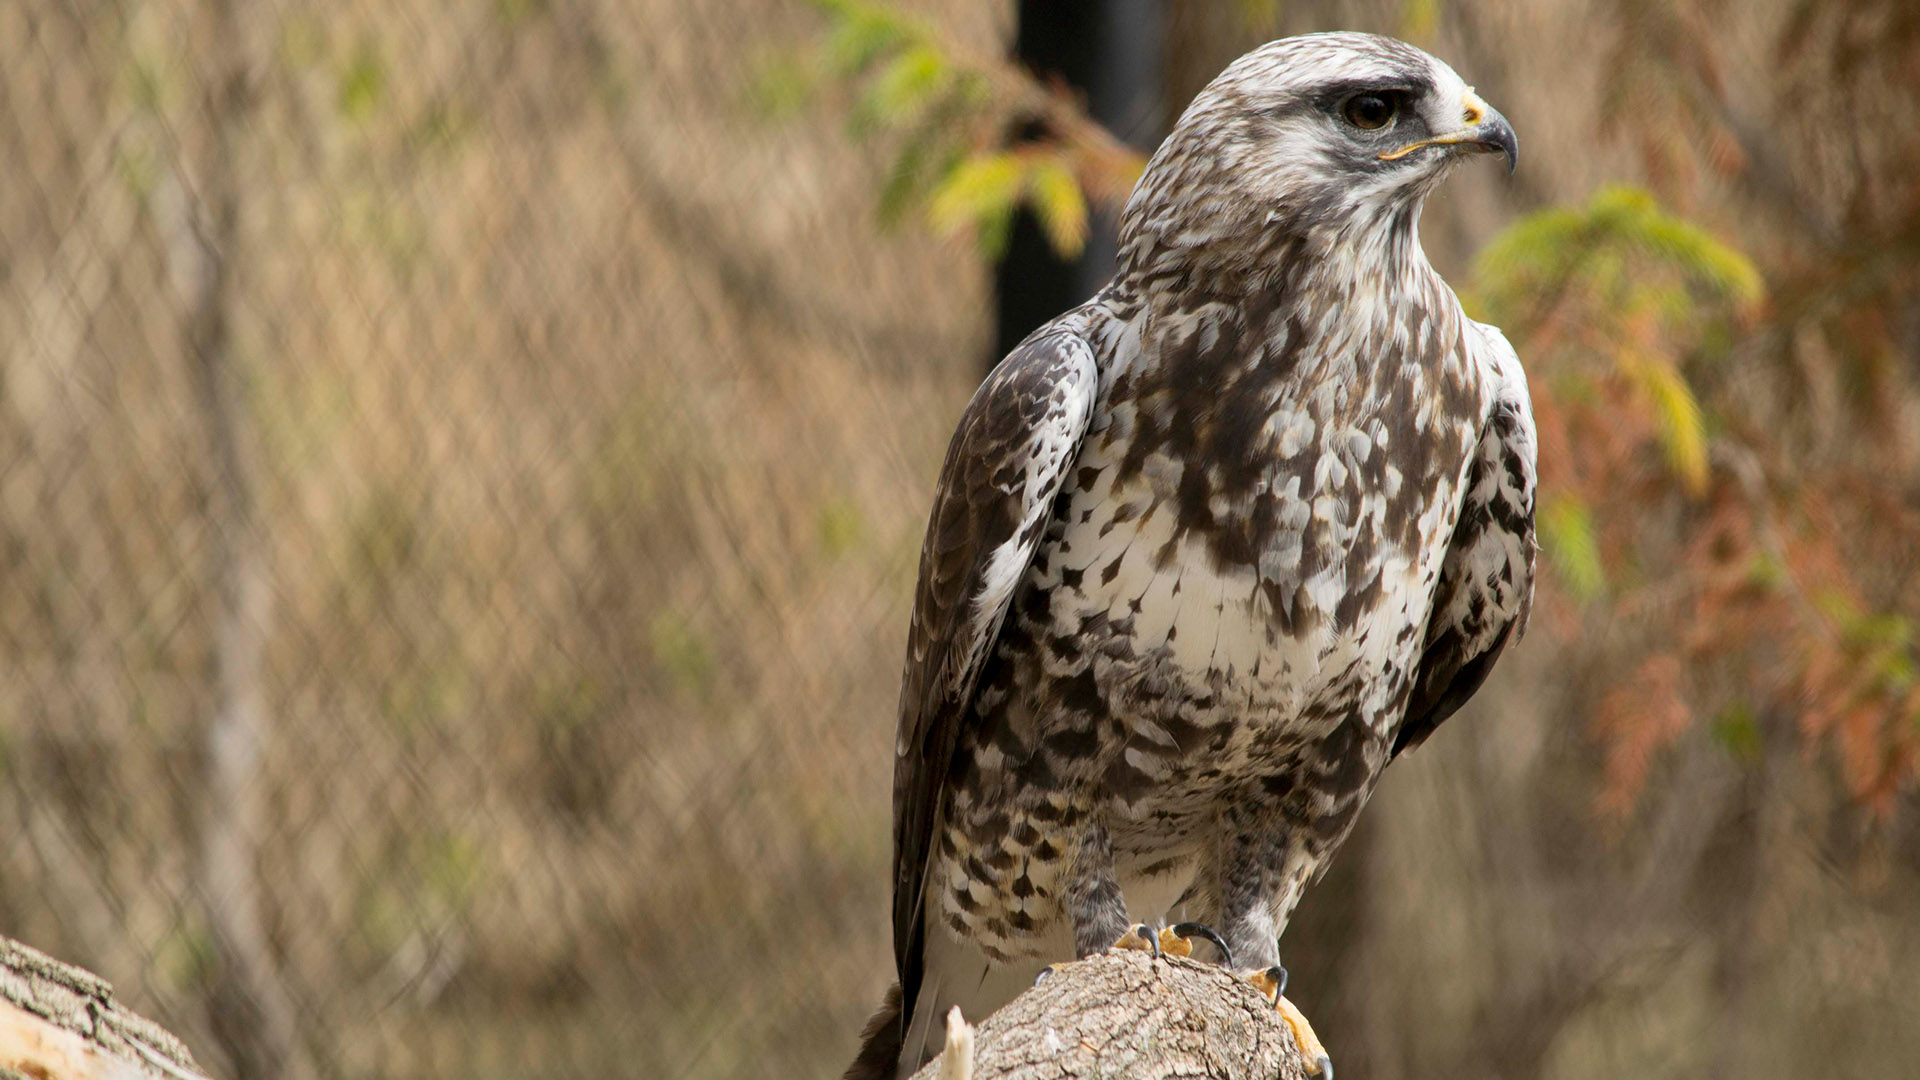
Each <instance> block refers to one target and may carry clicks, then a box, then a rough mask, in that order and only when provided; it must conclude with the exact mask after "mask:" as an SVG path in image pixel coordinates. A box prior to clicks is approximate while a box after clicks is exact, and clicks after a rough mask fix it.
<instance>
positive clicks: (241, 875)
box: [0, 0, 1920, 1080]
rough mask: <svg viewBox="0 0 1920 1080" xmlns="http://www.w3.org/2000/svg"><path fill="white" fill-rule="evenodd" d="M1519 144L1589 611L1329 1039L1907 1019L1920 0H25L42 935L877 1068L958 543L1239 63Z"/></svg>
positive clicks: (1368, 898) (372, 1030) (10, 304)
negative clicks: (1047, 339)
mask: <svg viewBox="0 0 1920 1080" xmlns="http://www.w3.org/2000/svg"><path fill="white" fill-rule="evenodd" d="M1329 28H1349V29H1364V30H1373V31H1380V32H1385V33H1391V34H1396V35H1399V36H1402V37H1405V38H1408V39H1410V40H1413V41H1415V42H1416V43H1419V44H1421V45H1423V46H1425V47H1427V48H1428V49H1430V50H1432V51H1433V52H1435V53H1436V54H1438V55H1439V56H1441V57H1442V58H1444V59H1446V60H1448V61H1449V62H1451V63H1452V64H1453V65H1454V66H1455V67H1456V68H1457V69H1458V70H1459V71H1460V72H1461V73H1462V75H1463V76H1464V77H1465V78H1466V79H1467V81H1469V82H1471V83H1474V84H1475V85H1476V86H1477V87H1478V88H1479V91H1480V93H1481V94H1482V95H1483V96H1484V97H1485V98H1487V99H1488V100H1489V101H1491V102H1493V103H1494V104H1495V105H1496V106H1498V107H1499V108H1501V109H1502V110H1503V111H1504V112H1505V113H1506V114H1507V115H1508V116H1509V117H1510V118H1511V120H1512V121H1513V123H1514V125H1515V127H1516V128H1517V129H1518V130H1519V132H1520V136H1521V142H1522V146H1523V149H1524V152H1523V154H1522V157H1521V163H1520V169H1519V172H1518V174H1517V175H1516V176H1515V177H1514V178H1513V179H1511V180H1508V179H1507V178H1505V177H1503V176H1501V175H1500V174H1499V170H1498V169H1497V168H1496V167H1494V166H1492V165H1485V166H1484V167H1468V168H1463V169H1461V170H1460V171H1459V172H1458V173H1457V174H1456V176H1455V177H1454V178H1453V179H1452V180H1451V181H1450V182H1449V184H1448V186H1447V187H1446V188H1445V189H1444V190H1443V191H1442V192H1441V193H1440V194H1439V195H1438V196H1437V197H1436V198H1435V199H1434V201H1433V203H1432V204H1431V206H1430V207H1429V209H1428V212H1427V215H1426V219H1425V227H1424V232H1423V235H1424V238H1425V240H1426V245H1427V248H1428V251H1429V253H1430V254H1431V255H1432V257H1433V259H1434V261H1435V263H1436V264H1437V265H1438V266H1439V267H1440V268H1441V270H1442V272H1443V273H1444V274H1445V275H1446V276H1447V277H1448V279H1449V280H1450V281H1451V282H1453V283H1454V284H1455V285H1456V286H1457V287H1458V288H1459V290H1460V291H1461V293H1462V295H1463V296H1464V297H1465V299H1466V301H1467V303H1468V304H1469V306H1470V309H1471V310H1472V311H1473V312H1474V313H1475V314H1476V315H1478V316H1480V317H1482V318H1489V319H1492V320H1494V321H1498V322H1500V323H1501V324H1502V325H1504V326H1505V327H1506V329H1507V332H1508V334H1509V336H1510V337H1511V338H1512V339H1513V340H1514V342H1515V343H1516V345H1517V346H1518V347H1519V350H1520V353H1521V356H1522V357H1523V358H1524V360H1525V361H1526V364H1527V366H1528V368H1529V372H1530V377H1531V379H1532V383H1533V393H1534V399H1535V403H1536V410H1537V412H1538V414H1539V418H1540V424H1541V431H1542V451H1541V452H1542V472H1543V486H1542V490H1543V496H1542V504H1541V510H1540V528H1541V534H1542V542H1543V545H1544V558H1543V563H1542V573H1541V581H1540V586H1539V601H1538V606H1537V608H1536V612H1535V616H1534V620H1533V626H1532V631H1531V633H1530V635H1529V636H1528V638H1527V639H1526V641H1525V643H1524V644H1523V645H1522V646H1520V647H1519V648H1518V649H1517V651H1515V652H1510V654H1509V658H1508V659H1507V660H1506V661H1505V662H1504V663H1503V664H1502V665H1501V667H1500V668H1499V669H1498V671H1497V673H1496V674H1495V675H1494V677H1493V680H1492V681H1491V683H1490V684H1489V686H1488V688H1487V690H1486V691H1485V692H1484V693H1482V694H1481V695H1480V696H1479V697H1478V698H1477V699H1476V700H1475V701H1474V703H1473V704H1472V705H1471V706H1469V707H1468V708H1467V710H1466V711H1465V712H1464V713H1463V714H1462V715H1461V716H1460V717H1458V718H1456V719H1455V720H1453V721H1452V722H1450V723H1449V724H1448V725H1447V726H1446V728H1445V729H1443V730H1442V732H1441V733H1440V734H1439V735H1438V736H1437V737H1436V738H1435V739H1434V740H1433V741H1432V742H1430V743H1429V744H1428V745H1427V746H1426V747H1424V748H1423V749H1422V750H1421V751H1420V752H1418V753H1416V754H1414V755H1412V756H1411V757H1410V758H1409V759H1407V760H1406V761H1404V762H1403V763H1401V764H1398V765H1396V766H1395V768H1394V769H1393V770H1392V771H1391V772H1390V774H1389V777H1388V779H1387V780H1386V782H1385V783H1384V785H1383V787H1382V789H1381V791H1380V794H1379V795H1378V796H1377V798H1376V799H1375V801H1374V804H1373V806H1372V807H1371V808H1370V810H1369V812H1368V813H1367V814H1366V815H1364V816H1363V817H1362V819H1361V825H1360V828H1359V831H1358V832H1357V833H1356V834H1355V836H1354V837H1353V839H1352V840H1351V841H1350V843H1349V844H1348V846H1347V848H1346V849H1345V851H1344V852H1343V854H1342V856H1341V857H1340V859H1339V860H1337V863H1336V865H1335V867H1334V869H1333V871H1332V873H1331V874H1330V875H1329V877H1328V878H1327V879H1326V880H1325V881H1324V882H1323V883H1322V884H1321V885H1320V886H1319V887H1318V888H1317V889H1315V890H1313V891H1312V892H1310V894H1309V896H1308V898H1307V900H1306V903H1305V904H1304V906H1303V907H1302V909H1301V911H1300V913H1299V915H1298V916H1297V918H1296V920H1295V922H1294V925H1293V927H1292V928H1291V929H1290V930H1289V932H1288V934H1287V937H1286V939H1285V941H1284V943H1283V952H1284V954H1285V956H1286V958H1287V961H1288V964H1289V966H1290V968H1291V969H1292V973H1293V981H1292V991H1293V992H1292V996H1293V997H1294V1000H1295V1001H1296V1002H1298V1003H1299V1004H1300V1005H1301V1006H1302V1008H1303V1009H1304V1010H1305V1011H1306V1013H1307V1014H1308V1015H1309V1016H1311V1017H1313V1019H1314V1021H1315V1023H1316V1024H1317V1025H1318V1027H1319V1030H1320V1032H1321V1034H1322V1035H1323V1036H1324V1037H1325V1039H1326V1042H1327V1043H1328V1045H1329V1046H1330V1047H1331V1048H1332V1051H1333V1053H1334V1056H1335V1057H1336V1059H1337V1060H1338V1061H1339V1064H1340V1071H1341V1075H1342V1076H1347V1077H1360V1078H1382V1080H1392V1078H1403V1077H1415V1076H1418V1077H1442V1078H1444V1077H1462V1078H1464V1077H1485V1076H1498V1077H1552V1078H1556V1080H1560V1078H1564V1080H1576V1078H1588V1077H1593V1078H1598V1077H1612V1076H1617V1075H1621V1074H1623V1073H1630V1074H1632V1075H1636V1076H1643V1077H1654V1078H1657V1077H1720V1076H1725V1077H1789V1076H1793V1077H1802V1076H1818V1077H1885V1076H1894V1075H1909V1074H1911V1072H1912V1070H1913V1069H1914V1068H1915V1065H1914V1063H1915V1062H1920V812H1916V805H1915V799H1914V796H1913V790H1914V789H1913V783H1912V774H1913V770H1914V766H1915V760H1916V752H1917V751H1920V689H1916V687H1917V686H1920V682H1916V672H1917V671H1920V669H1917V668H1916V653H1915V644H1916V643H1915V636H1914V629H1915V619H1916V618H1920V575H1917V568H1916V558H1917V556H1916V552H1920V271H1917V270H1916V267H1917V266H1920V124H1916V123H1915V122H1914V116H1915V115H1916V114H1920V7H1917V6H1916V5H1914V4H1913V3H1911V2H1910V0H1855V2H1851V3H1839V2H1825V0H1750V2H1733V0H1676V2H1672V3H1668V2H1655V0H1548V2H1531V0H1525V2H1523V0H1481V2H1475V3H1471V4H1469V3H1465V2H1460V0H1349V2H1333V0H1313V2H1308V0H1274V2H1237V3H1236V2H1226V0H1208V2H1203V0H1057V2H1047V0H1027V2H1023V3H1017V4H1016V3H1013V2H1011V0H997V2H990V3H963V2H959V0H912V2H904V0H903V2H901V3H898V4H892V3H872V4H865V3H851V2H821V3H799V2H794V0H700V2H693V0H626V2H620V3H616V2H613V0H407V2H405V3H386V2H375V0H337V2H328V3H318V2H313V0H274V2H268V3H243V2H241V0H109V2H102V3H87V4H71V3H61V2H56V0H0V162H4V163H5V166H4V170H3V171H0V838H4V839H3V840H0V933H5V934H8V935H11V936H14V937H17V938H20V939H23V940H25V941H26V942H28V943H30V944H32V945H35V946H38V947H40V948H42V949H45V950H47V951H50V952H52V953H54V954H56V955H58V956H59V957H61V958H63V959H65V960H69V961H73V962H77V963H81V964H84V965H86V966H88V967H90V968H93V969H95V970H97V971H99V972H100V973H102V974H103V975H105V976H106V977H108V978H109V979H111V980H112V981H113V983H114V984H115V986H116V987H117V988H118V990H119V993H120V995H121V996H122V997H123V998H124V999H125V1000H126V1001H127V1002H128V1003H129V1004H131V1005H132V1006H133V1007H134V1008H136V1009H137V1010H139V1011H141V1012H144V1013H147V1014H149V1015H152V1016H154V1017H156V1018H158V1019H160V1020H161V1021H163V1022H164V1023H165V1024H167V1025H168V1026H170V1027H171V1028H173V1029H174V1030H176V1031H177V1032H179V1033H180V1034H181V1035H182V1036H183V1037H185V1038H186V1039H187V1040H188V1042H189V1043H190V1044H191V1045H192V1046H193V1048H194V1049H195V1051H196V1053H197V1054H198V1056H199V1058H200V1060H201V1062H202V1064H203V1065H204V1066H206V1067H207V1068H208V1069H209V1071H210V1072H211V1073H213V1074H214V1075H216V1076H221V1077H228V1078H232V1080H264V1078H283V1077H284V1078H299V1080H307V1078H323V1077H326V1078H330V1077H342V1078H344V1077H373V1076H380V1077H394V1078H416V1077H418V1078H427V1077H454V1076H459V1077H477V1078H494V1077H500V1078H505V1077H520V1076H535V1075H537V1076H542V1077H571V1076H578V1077H589V1076H592V1077H600V1076H609V1075H622V1076H624V1075H638V1076H644V1077H664V1078H705V1077H728V1076H736V1075H742V1074H747V1073H759V1074H766V1073H769V1072H776V1071H777V1072H779V1073H781V1074H783V1075H793V1076H805V1075H819V1076H829V1075H837V1074H838V1071H839V1070H840V1068H842V1067H843V1066H844V1065H845V1063H846V1061H847V1060H848V1059H849V1058H850V1055H851V1054H852V1051H853V1048H854V1044H855V1035H856V1032H857V1029H858V1027H859V1025H860V1023H861V1022H862V1020H863V1019H864V1018H865V1017H866V1015H867V1014H868V1012H869V1011H870V1010H871V1009H872V1007H873V1006H874V1005H875V1004H876V1003H877V1001H878V999H879V996H880V994H881V991H882V989H883V988H884V987H885V985H886V984H887V982H888V981H889V977H890V966H891V961H890V950H889V944H888V942H889V931H888V927H887V915H886V911H887V895H886V879H887V874H886V864H887V858H888V850H887V845H888V828H889V826H888V815H889V807H888V802H889V768H890V754H889V747H890V745H891V732H892V728H893V723H894V705H895V695H896V693H897V686H898V683H897V680H898V677H899V655H900V652H901V648H902V643H903V640H904V633H905V625H906V618H907V610H908V604H909V598H910V591H911V588H912V584H913V575H914V571H915V563H916V558H917V552H918V546H919V539H920V531H921V528H922V525H923V522H924V515H925V512H926V508H927V505H928V501H929V498H930V492H931V487H932V483H933V480H934V477H935V474H936V472H937V469H938V465H939V460H940V455H941V453H942V451H943V449H944V444H945V441H946V437H947V434H948V433H949V431H950V430H951V426H952V424H953V422H954V420H955V418H956V417H957V415H958V413H959V410H960V408H961V406H962V405H963V403H964V402H965V400H966V398H967V396H968V395H969V394H970V392H971V391H972V388H973V387H974V386H975V385H976V384H977V382H978V381H979V379H980V378H981V376H982V375H983V374H984V373H985V371H986V370H987V368H988V367H989V366H990V365H991V363H992V362H993V361H994V360H995V359H996V358H997V357H998V356H999V355H1000V352H1001V350H1002V348H1003V346H1004V345H1005V344H1006V343H1008V342H1011V341H1013V340H1017V339H1018V338H1019V337H1021V336H1022V335H1024V334H1025V332H1026V331H1027V329H1029V328H1030V327H1031V326H1032V325H1034V324H1036V323H1037V322H1039V321H1041V320H1043V319H1045V318H1047V317H1050V316H1051V315H1053V314H1055V313H1057V312H1058V311H1060V310H1062V309H1064V308H1065V307H1068V306H1070V305H1072V304H1074V303H1076V302H1078V301H1079V300H1080V299H1083V298H1084V297H1085V296H1086V295H1087V294H1089V293H1090V292H1091V291H1092V290H1093V289H1094V288H1095V287H1096V286H1097V285H1098V283H1099V282H1100V281H1101V280H1102V279H1103V278H1104V275H1105V272H1106V265H1107V264H1106V260H1107V259H1108V258H1109V257H1110V252H1111V250H1112V248H1111V229H1112V221H1113V212H1114V209H1115V207H1116V206H1117V205H1118V204H1119V203H1120V201H1122V200H1123V199H1124V196H1125V192H1126V190H1127V187H1128V185H1129V184H1130V183H1131V182H1132V180H1133V178H1134V176H1135V175H1137V171H1138V168H1139V166H1140V162H1141V160H1142V158H1141V154H1142V153H1143V152H1144V151H1146V150H1148V149H1150V148H1151V147H1152V146H1153V145H1154V143H1155V141H1156V140H1157V139H1158V138H1159V136H1160V135H1161V134H1162V133H1164V131H1165V130H1166V128H1167V126H1168V125H1169V124H1170V123H1171V121H1172V119H1173V118H1174V117H1175V116H1177V114H1178V111H1179V109H1180V107H1181V106H1182V105H1183V104H1184V103H1185V102H1186V101H1187V100H1188V99H1189V98H1190V97H1191V96H1192V95H1193V93H1194V92H1195V91H1196V90H1197V89H1198V88H1199V87H1200V86H1202V85H1204V83H1205V82H1206V81H1207V80H1208V79H1210V78H1211V77H1212V76H1213V75H1214V74H1215V73H1217V72H1218V71H1219V69H1220V68H1221V67H1223V66H1224V65H1225V64H1226V63H1227V62H1228V61H1229V60H1230V59H1231V58H1233V57H1234V56H1236V55H1238V54H1239V53H1241V52H1243V51H1245V50H1246V49H1248V48H1250V47H1252V46H1254V45H1256V44H1258V43H1259V42H1261V41H1264V40H1267V39H1270V38H1273V37H1277V36H1282V35H1285V34H1290V33H1297V32H1303V31H1308V30H1316V29H1329Z"/></svg>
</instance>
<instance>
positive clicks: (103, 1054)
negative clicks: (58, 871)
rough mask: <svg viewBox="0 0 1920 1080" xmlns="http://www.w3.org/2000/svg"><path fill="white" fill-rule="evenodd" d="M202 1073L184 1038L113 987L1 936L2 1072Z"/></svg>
mask: <svg viewBox="0 0 1920 1080" xmlns="http://www.w3.org/2000/svg"><path fill="white" fill-rule="evenodd" d="M18 1077H28V1078H32V1080H155V1078H165V1080H205V1077H203V1076H202V1075H201V1074H200V1070H199V1068H198V1067H197V1066H195V1065H194V1063H193V1057H192V1055H190V1054H188V1053H187V1048H186V1047H185V1046H183V1045H181V1043H180V1040H179V1039H176V1038H174V1037H173V1036H172V1035H170V1034H168V1033H167V1032H166V1031H165V1030H164V1029H162V1028H161V1027H160V1025H158V1024H156V1023H154V1022H153V1021H151V1020H148V1019H146V1018H144V1017H140V1016H136V1015H134V1014H133V1013H130V1012H128V1011H127V1010H126V1009H124V1008H122V1007H121V1006H120V1004H119V1003H118V1002H116V1001H114V1000H113V987H112V986H109V985H108V984H107V982H106V980H104V979H102V978H100V977H99V976H98V975H95V974H93V973H91V972H88V971H82V970H81V969H79V968H77V967H73V966H71V965H68V964H63V963H61V962H59V961H58V960H55V959H53V958H52V957H50V956H47V955H46V954H45V953H41V952H38V951H36V950H34V949H30V948H28V947H26V946H25V945H22V944H20V943H19V942H17V941H11V940H9V939H7V938H4V937H0V1078H6V1080H14V1078H18Z"/></svg>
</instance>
